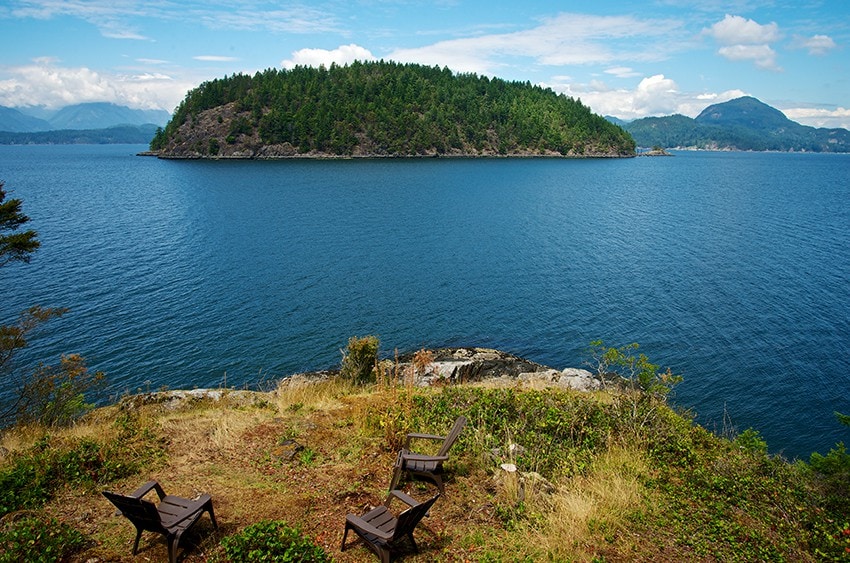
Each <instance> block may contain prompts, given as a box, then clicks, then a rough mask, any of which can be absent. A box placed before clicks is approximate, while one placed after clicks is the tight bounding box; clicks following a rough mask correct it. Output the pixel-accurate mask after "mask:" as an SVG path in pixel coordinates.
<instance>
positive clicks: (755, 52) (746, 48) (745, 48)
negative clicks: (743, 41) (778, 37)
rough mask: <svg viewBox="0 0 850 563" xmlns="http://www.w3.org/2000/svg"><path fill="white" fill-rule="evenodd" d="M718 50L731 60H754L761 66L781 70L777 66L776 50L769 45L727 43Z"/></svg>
mask: <svg viewBox="0 0 850 563" xmlns="http://www.w3.org/2000/svg"><path fill="white" fill-rule="evenodd" d="M717 52H718V53H719V54H721V55H722V56H724V57H726V58H727V59H729V60H730V61H753V63H755V65H756V66H757V67H759V68H763V69H767V70H779V68H778V67H777V66H776V51H774V50H773V49H771V48H770V46H769V45H727V46H724V47H721V48H720V49H719V50H718V51H717Z"/></svg>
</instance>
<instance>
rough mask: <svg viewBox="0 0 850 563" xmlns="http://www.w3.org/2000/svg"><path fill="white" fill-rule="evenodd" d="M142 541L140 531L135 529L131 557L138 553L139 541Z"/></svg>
mask: <svg viewBox="0 0 850 563" xmlns="http://www.w3.org/2000/svg"><path fill="white" fill-rule="evenodd" d="M140 539H142V529H141V528H136V541H135V542H134V543H133V555H136V553H137V552H138V551H139V540H140Z"/></svg>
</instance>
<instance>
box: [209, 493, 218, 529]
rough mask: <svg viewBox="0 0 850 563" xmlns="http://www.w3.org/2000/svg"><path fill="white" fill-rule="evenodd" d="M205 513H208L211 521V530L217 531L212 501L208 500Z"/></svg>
mask: <svg viewBox="0 0 850 563" xmlns="http://www.w3.org/2000/svg"><path fill="white" fill-rule="evenodd" d="M207 512H209V513H210V520H212V524H213V529H214V530H218V522H216V521H215V512H213V505H212V500H210V502H209V504H208V506H207Z"/></svg>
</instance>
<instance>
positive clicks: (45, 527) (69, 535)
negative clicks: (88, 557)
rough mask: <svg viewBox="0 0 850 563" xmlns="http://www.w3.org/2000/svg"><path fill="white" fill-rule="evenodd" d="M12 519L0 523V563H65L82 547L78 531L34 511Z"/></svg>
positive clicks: (83, 543) (82, 538)
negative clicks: (56, 562)
mask: <svg viewBox="0 0 850 563" xmlns="http://www.w3.org/2000/svg"><path fill="white" fill-rule="evenodd" d="M9 516H10V517H11V516H13V515H9ZM15 516H17V517H14V518H10V517H6V518H4V519H3V521H2V523H0V563H19V562H21V561H27V562H29V563H42V562H43V563H48V562H49V563H53V562H54V561H64V560H65V559H67V558H68V557H69V556H70V555H72V554H73V553H75V552H77V551H79V550H81V549H82V548H83V547H84V546H85V543H86V538H85V536H83V534H82V533H81V532H80V531H79V530H76V529H74V528H72V527H71V526H69V525H67V524H65V523H63V522H59V521H58V520H56V519H55V518H50V517H47V516H45V515H42V514H39V513H36V512H27V513H23V514H21V515H15Z"/></svg>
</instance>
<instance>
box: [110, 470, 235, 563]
mask: <svg viewBox="0 0 850 563" xmlns="http://www.w3.org/2000/svg"><path fill="white" fill-rule="evenodd" d="M151 490H155V491H156V494H157V496H158V497H159V504H154V503H153V502H151V501H149V500H145V499H144V498H142V497H144V496H145V495H146V494H148V493H149V492H150V491H151ZM103 496H105V497H106V498H108V499H109V501H110V502H112V504H114V505H115V506H116V507H117V508H118V510H119V511H121V514H123V515H124V516H125V517H127V519H128V520H130V522H132V523H133V525H134V526H135V527H136V542H135V543H134V544H133V555H136V552H137V551H138V550H139V539H140V538H141V537H142V532H143V531H145V530H147V531H149V532H156V533H158V534H162V535H164V536H165V539H166V541H167V543H168V560H169V561H170V563H176V561H177V544H178V543H180V537H181V536H182V535H183V532H185V531H186V530H188V529H189V528H191V527H192V525H193V524H195V522H197V521H198V520H199V519H200V517H201V515H202V514H203V513H204V512H209V514H210V519H211V520H212V523H213V527H214V528H216V529H218V524H217V523H216V521H215V514H214V513H213V505H212V498H210V495H208V494H203V495H201V496H200V497H198V498H197V499H195V500H190V499H186V498H182V497H175V496H172V495H166V494H165V492H164V491H163V490H162V487H161V486H160V485H159V483H157V482H156V481H148V482H147V483H145V484H144V485H142V486H141V487H139V488H138V489H136V490H135V491H133V492H132V493H130V494H129V495H120V494H117V493H113V492H110V491H103Z"/></svg>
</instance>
